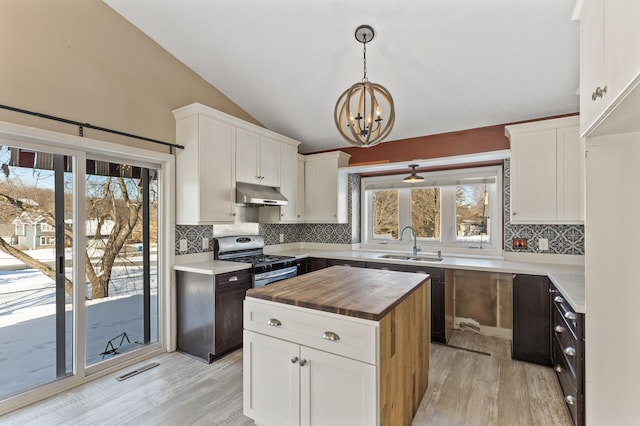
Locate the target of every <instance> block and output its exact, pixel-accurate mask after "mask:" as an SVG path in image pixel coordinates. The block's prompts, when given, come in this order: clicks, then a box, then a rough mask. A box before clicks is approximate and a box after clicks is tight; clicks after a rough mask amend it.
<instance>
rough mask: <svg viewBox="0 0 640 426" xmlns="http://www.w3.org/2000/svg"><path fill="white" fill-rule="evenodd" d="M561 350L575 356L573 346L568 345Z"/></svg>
mask: <svg viewBox="0 0 640 426" xmlns="http://www.w3.org/2000/svg"><path fill="white" fill-rule="evenodd" d="M563 352H564V353H565V354H567V355H569V356H576V350H575V348H572V347H571V346H569V347H568V348H564V351H563Z"/></svg>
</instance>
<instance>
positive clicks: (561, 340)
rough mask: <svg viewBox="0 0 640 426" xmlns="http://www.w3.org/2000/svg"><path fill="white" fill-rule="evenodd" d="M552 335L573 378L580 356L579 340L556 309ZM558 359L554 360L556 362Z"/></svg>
mask: <svg viewBox="0 0 640 426" xmlns="http://www.w3.org/2000/svg"><path fill="white" fill-rule="evenodd" d="M552 324H553V335H554V336H555V337H554V339H555V342H554V343H555V346H558V349H557V350H558V351H559V352H561V356H562V358H564V360H565V361H566V363H567V365H568V366H569V369H570V371H571V374H572V375H573V377H574V379H575V378H576V375H577V372H578V369H577V367H578V365H579V363H578V359H579V358H580V356H581V347H580V344H581V342H580V341H579V340H578V339H576V337H575V336H574V335H573V333H572V332H571V330H570V329H569V328H568V325H567V322H565V321H564V320H563V317H562V316H561V315H560V312H559V311H558V310H557V309H554V310H553V323H552ZM557 361H558V360H556V362H557Z"/></svg>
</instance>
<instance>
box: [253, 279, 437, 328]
mask: <svg viewBox="0 0 640 426" xmlns="http://www.w3.org/2000/svg"><path fill="white" fill-rule="evenodd" d="M424 277H425V278H424V279H423V280H422V281H420V282H419V283H417V284H416V285H415V286H414V287H413V288H411V289H410V290H408V291H407V292H406V293H404V294H403V295H402V296H401V297H399V298H397V299H396V300H395V301H394V302H393V303H391V304H390V305H389V306H387V307H386V308H385V309H384V310H383V311H382V312H379V313H377V314H376V313H372V312H365V311H360V310H353V309H347V308H340V307H333V306H327V305H320V304H317V303H313V302H304V301H303V302H300V301H296V300H294V299H289V298H285V297H277V296H276V297H273V296H266V295H262V294H252V292H251V290H248V291H247V294H246V296H247V297H252V298H254V299H261V300H267V301H270V302H276V303H282V304H285V305H291V306H298V307H300V308H308V309H313V310H316V311H323V312H329V313H334V314H338V315H345V316H349V317H354V318H361V319H366V320H371V321H380V320H381V319H382V318H384V317H385V316H386V315H387V314H388V313H389V312H391V311H392V310H393V309H394V308H395V307H396V306H398V305H399V304H400V303H402V301H403V300H405V299H406V298H407V297H409V296H410V295H412V294H413V293H414V292H415V291H417V290H418V289H419V288H420V286H422V285H424V284H425V282H426V281H427V280H430V279H431V276H430V275H429V274H426V275H424Z"/></svg>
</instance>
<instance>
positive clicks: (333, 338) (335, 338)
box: [322, 331, 340, 342]
mask: <svg viewBox="0 0 640 426" xmlns="http://www.w3.org/2000/svg"><path fill="white" fill-rule="evenodd" d="M322 338H323V339H325V340H331V341H332V342H336V341H338V340H340V336H338V335H337V334H336V333H334V332H333V331H325V332H324V333H322Z"/></svg>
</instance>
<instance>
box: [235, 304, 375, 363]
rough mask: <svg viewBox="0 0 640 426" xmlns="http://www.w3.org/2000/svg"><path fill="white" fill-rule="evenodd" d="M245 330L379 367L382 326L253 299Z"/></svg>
mask: <svg viewBox="0 0 640 426" xmlns="http://www.w3.org/2000/svg"><path fill="white" fill-rule="evenodd" d="M244 303H245V304H244V328H245V329H246V330H251V331H255V332H258V333H262V334H266V335H268V336H272V337H276V338H279V339H283V340H287V341H290V342H295V343H299V344H302V345H305V346H308V347H311V348H315V349H319V350H322V351H325V352H330V353H334V354H336V355H341V356H345V357H348V358H352V359H355V360H358V361H364V362H367V363H369V364H375V363H376V359H377V356H376V348H377V344H376V342H377V335H378V331H377V328H378V323H377V322H375V321H367V320H361V319H357V318H352V317H348V316H345V315H337V314H331V313H326V312H320V311H317V312H316V311H313V310H311V309H306V308H298V307H294V306H287V305H283V304H281V303H274V302H269V301H264V300H258V299H253V298H246V299H245V302H244Z"/></svg>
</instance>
